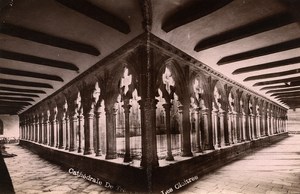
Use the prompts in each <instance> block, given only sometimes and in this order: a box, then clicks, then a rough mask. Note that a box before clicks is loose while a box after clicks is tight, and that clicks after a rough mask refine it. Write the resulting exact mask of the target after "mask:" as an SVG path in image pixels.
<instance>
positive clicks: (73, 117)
mask: <svg viewBox="0 0 300 194" xmlns="http://www.w3.org/2000/svg"><path fill="white" fill-rule="evenodd" d="M69 117H70V148H69V151H70V152H73V151H75V149H76V147H77V141H76V137H77V135H76V133H77V130H78V129H77V125H78V114H76V113H71V112H70V115H69Z"/></svg>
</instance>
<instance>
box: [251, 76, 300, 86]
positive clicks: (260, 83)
mask: <svg viewBox="0 0 300 194" xmlns="http://www.w3.org/2000/svg"><path fill="white" fill-rule="evenodd" d="M298 81H300V77H292V78H286V79H278V80H272V81H263V82H257V83H255V84H254V85H253V86H263V85H271V84H278V83H288V82H298Z"/></svg>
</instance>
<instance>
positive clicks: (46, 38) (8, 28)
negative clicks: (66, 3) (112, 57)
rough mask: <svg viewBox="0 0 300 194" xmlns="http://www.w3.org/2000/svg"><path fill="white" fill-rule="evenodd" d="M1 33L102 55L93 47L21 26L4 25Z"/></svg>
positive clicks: (0, 30) (0, 29)
mask: <svg viewBox="0 0 300 194" xmlns="http://www.w3.org/2000/svg"><path fill="white" fill-rule="evenodd" d="M0 33H2V34H6V35H9V36H14V37H18V38H22V39H25V40H29V41H33V42H38V43H41V44H45V45H50V46H54V47H59V48H63V49H67V50H72V51H77V52H80V53H86V54H90V55H94V56H98V55H100V52H99V50H98V49H97V48H95V47H93V46H90V45H87V44H83V43H79V42H75V41H72V40H68V39H65V38H60V37H56V36H52V35H49V34H45V33H42V32H38V31H35V30H31V29H28V28H24V27H21V26H16V25H13V24H8V23H2V24H1V28H0Z"/></svg>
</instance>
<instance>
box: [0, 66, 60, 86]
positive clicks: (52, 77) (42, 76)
mask: <svg viewBox="0 0 300 194" xmlns="http://www.w3.org/2000/svg"><path fill="white" fill-rule="evenodd" d="M0 73H1V74H6V75H17V76H24V77H33V78H39V79H46V80H53V81H60V82H63V81H64V80H63V79H62V78H61V77H59V76H56V75H48V74H43V73H35V72H30V71H21V70H16V69H9V68H2V67H0Z"/></svg>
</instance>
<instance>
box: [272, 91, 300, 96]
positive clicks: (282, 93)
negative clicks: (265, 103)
mask: <svg viewBox="0 0 300 194" xmlns="http://www.w3.org/2000/svg"><path fill="white" fill-rule="evenodd" d="M294 94H300V91H299V90H296V91H290V92H279V93H274V94H271V96H281V95H292V96H293V95H294Z"/></svg>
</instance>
